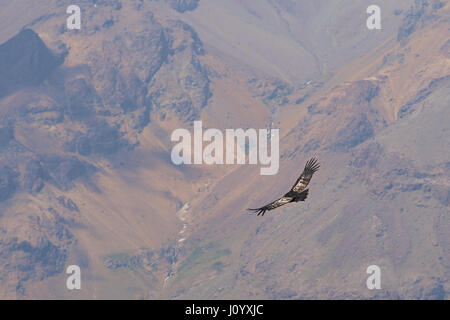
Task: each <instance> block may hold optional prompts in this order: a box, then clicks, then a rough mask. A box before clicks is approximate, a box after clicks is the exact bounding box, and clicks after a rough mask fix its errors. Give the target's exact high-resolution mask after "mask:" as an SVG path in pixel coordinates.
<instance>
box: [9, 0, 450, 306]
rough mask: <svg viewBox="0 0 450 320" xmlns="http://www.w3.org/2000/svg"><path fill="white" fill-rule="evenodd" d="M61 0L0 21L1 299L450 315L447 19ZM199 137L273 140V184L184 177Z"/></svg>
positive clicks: (238, 174)
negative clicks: (244, 304) (409, 302)
mask: <svg viewBox="0 0 450 320" xmlns="http://www.w3.org/2000/svg"><path fill="white" fill-rule="evenodd" d="M69 2H70V1H52V0H48V1H43V2H42V4H41V6H36V7H35V8H34V10H33V12H32V13H30V14H29V15H26V16H22V15H21V14H20V13H21V12H22V11H23V6H25V5H26V3H25V2H24V1H22V0H18V1H15V2H14V3H11V4H8V5H7V6H5V8H4V10H2V12H0V26H4V28H0V30H4V31H0V39H5V40H6V39H9V40H6V41H5V42H4V43H3V44H0V297H2V298H26V299H32V298H62V299H72V298H93V297H96V298H133V299H135V298H136V299H137V298H146V299H157V298H191V299H194V298H205V299H226V298H243V299H244V298H270V299H315V298H322V299H327V298H328V299H329V298H346V299H347V298H355V299H361V298H363V299H374V298H379V299H397V298H400V299H448V292H449V286H450V283H449V277H448V274H449V268H450V261H449V259H450V251H449V250H450V238H449V232H448V231H449V230H450V215H449V198H450V189H449V183H448V181H449V179H450V177H449V174H448V173H449V172H450V171H449V169H450V168H449V160H448V159H449V158H450V154H449V151H448V150H450V148H448V146H449V144H450V141H449V125H448V121H446V119H449V109H448V106H449V105H450V100H449V99H450V96H449V92H450V91H449V86H450V69H449V57H450V54H449V44H448V42H449V40H448V26H449V23H448V17H449V16H450V11H449V10H450V8H449V4H448V3H447V2H445V1H424V0H422V1H398V2H395V3H394V2H392V1H384V2H383V1H382V2H381V3H380V4H379V5H380V7H381V10H382V26H383V28H382V30H372V31H369V30H368V29H367V28H366V25H365V19H366V17H367V15H366V13H365V12H366V8H367V6H369V5H370V4H371V3H367V2H366V1H357V2H355V4H354V5H352V6H351V7H349V6H344V5H343V4H342V2H341V1H330V2H329V3H328V4H327V5H325V4H319V3H312V2H309V1H290V0H276V1H261V2H260V3H258V5H255V4H252V3H251V2H242V1H231V0H230V1H226V2H224V1H213V0H211V1H187V0H184V1H172V0H167V1H165V0H160V1H140V0H133V1H118V0H111V1H84V2H83V3H82V4H80V6H81V7H82V28H81V30H68V29H66V26H65V22H66V18H67V15H66V13H65V10H66V8H67V6H68V5H70V4H71V3H69ZM10 17H15V19H13V20H11V18H10ZM4 21H10V23H9V24H8V26H6V25H4V23H5V22H4ZM324 21H326V22H324ZM13 29H14V30H13ZM20 30H22V31H20ZM13 31H14V32H13ZM6 35H7V36H6ZM194 120H202V121H203V126H204V127H208V128H218V129H220V130H225V129H227V128H235V129H237V128H255V129H258V128H261V129H262V128H279V129H280V171H279V173H278V174H276V175H274V176H261V175H259V168H257V167H256V166H248V165H246V166H237V165H236V166H220V165H216V166H209V165H201V166H175V165H174V164H172V162H171V160H170V152H171V148H172V145H173V144H172V142H171V141H170V136H171V133H172V132H173V130H175V129H177V128H186V129H189V130H190V129H192V122H193V121H194ZM313 154H314V155H317V156H318V158H319V159H320V162H321V169H320V171H319V172H317V173H316V174H315V175H314V178H313V179H312V182H311V184H310V186H309V189H310V191H309V195H308V199H307V200H306V202H304V203H300V204H292V205H286V206H283V207H281V208H279V209H277V210H276V211H271V212H269V213H267V214H266V215H265V216H264V218H262V219H261V217H256V216H253V215H249V214H248V213H246V212H245V208H247V207H255V206H257V205H258V204H261V203H267V202H269V201H272V200H274V199H276V198H277V197H279V196H281V195H282V194H284V193H285V192H286V191H287V190H288V189H289V188H290V187H291V186H292V184H293V183H294V181H295V179H296V178H297V176H298V175H299V174H300V173H301V171H302V169H303V166H304V163H305V161H306V160H307V159H308V158H309V157H311V156H312V155H313ZM73 264H75V265H79V266H80V267H81V270H82V273H83V279H89V281H85V282H83V284H82V287H83V290H81V291H76V290H75V291H69V290H67V289H66V287H65V283H66V274H65V269H66V268H67V266H69V265H73ZM372 264H375V265H378V266H380V268H381V271H382V289H381V290H368V289H367V287H366V279H367V277H368V275H367V273H366V269H367V267H368V266H369V265H372Z"/></svg>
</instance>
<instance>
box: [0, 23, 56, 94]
mask: <svg viewBox="0 0 450 320" xmlns="http://www.w3.org/2000/svg"><path fill="white" fill-rule="evenodd" d="M61 62H62V59H60V58H58V57H56V56H55V55H54V54H53V53H52V52H51V51H50V50H49V49H48V48H47V47H46V46H45V44H44V42H42V40H41V38H39V36H38V35H37V34H36V33H35V32H34V31H33V30H29V29H25V30H23V31H21V32H20V33H19V34H17V35H16V36H15V37H14V38H12V39H11V40H9V41H7V42H6V43H4V44H2V45H1V46H0V70H1V72H0V97H1V96H4V95H6V94H8V93H11V92H12V91H13V90H17V89H20V88H23V87H26V86H36V85H39V84H41V83H42V81H44V80H45V79H46V78H47V77H48V76H49V75H50V73H51V72H52V71H53V70H54V69H55V68H56V67H57V66H58V65H59V64H60V63H61Z"/></svg>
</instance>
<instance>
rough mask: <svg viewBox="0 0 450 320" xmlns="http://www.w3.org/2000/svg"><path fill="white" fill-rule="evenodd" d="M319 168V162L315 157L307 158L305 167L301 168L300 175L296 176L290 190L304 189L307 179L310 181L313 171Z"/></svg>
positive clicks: (299, 190) (307, 182) (300, 190)
mask: <svg viewBox="0 0 450 320" xmlns="http://www.w3.org/2000/svg"><path fill="white" fill-rule="evenodd" d="M319 168H320V164H319V162H318V160H317V158H315V157H314V158H311V159H309V160H308V162H306V165H305V169H304V170H303V172H302V174H301V175H300V177H298V179H297V181H296V182H295V184H294V186H293V187H292V189H291V191H294V192H302V191H303V190H305V189H306V187H307V186H308V184H309V181H311V178H312V176H313V173H314V172H316V171H317V170H319Z"/></svg>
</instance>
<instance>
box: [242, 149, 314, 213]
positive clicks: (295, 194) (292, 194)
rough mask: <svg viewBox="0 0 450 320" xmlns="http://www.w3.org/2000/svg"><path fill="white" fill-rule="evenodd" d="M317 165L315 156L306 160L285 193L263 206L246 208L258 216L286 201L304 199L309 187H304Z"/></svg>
mask: <svg viewBox="0 0 450 320" xmlns="http://www.w3.org/2000/svg"><path fill="white" fill-rule="evenodd" d="M319 167H320V164H319V161H318V159H317V158H315V157H313V158H311V159H309V160H308V162H306V165H305V169H304V170H303V172H302V174H301V175H300V177H298V179H297V181H296V182H295V184H294V186H293V187H292V188H291V190H289V192H288V193H286V194H285V195H284V196H282V197H281V198H280V199H278V200H275V201H274V202H271V203H269V204H267V205H265V206H264V207H261V208H257V209H247V210H249V211H253V212H257V213H258V216H259V215H260V214H261V215H264V213H265V212H266V211H269V210H273V209H275V208H278V207H281V206H282V205H285V204H286V203H290V202H299V201H305V199H306V197H307V196H308V192H309V189H306V187H307V186H308V184H309V181H311V178H312V176H313V174H314V172H316V171H317V170H319Z"/></svg>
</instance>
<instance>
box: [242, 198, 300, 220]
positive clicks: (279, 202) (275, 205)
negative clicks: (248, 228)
mask: <svg viewBox="0 0 450 320" xmlns="http://www.w3.org/2000/svg"><path fill="white" fill-rule="evenodd" d="M292 199H293V197H286V196H283V197H281V198H280V199H278V200H275V201H274V202H271V203H269V204H267V205H265V206H264V207H261V208H257V209H250V208H249V209H247V210H249V211H253V212H257V213H258V214H257V215H258V216H259V215H260V214H261V215H264V213H265V212H266V211H268V210H272V209H275V208H278V207H281V206H282V205H285V204H286V203H289V202H291V201H292Z"/></svg>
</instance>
